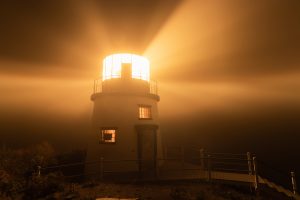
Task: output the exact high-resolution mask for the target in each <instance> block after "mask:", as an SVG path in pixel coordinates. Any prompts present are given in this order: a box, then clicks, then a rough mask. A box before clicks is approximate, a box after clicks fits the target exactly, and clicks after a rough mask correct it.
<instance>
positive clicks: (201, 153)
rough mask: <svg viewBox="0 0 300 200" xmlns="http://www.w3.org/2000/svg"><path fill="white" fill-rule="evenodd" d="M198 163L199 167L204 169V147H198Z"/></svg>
mask: <svg viewBox="0 0 300 200" xmlns="http://www.w3.org/2000/svg"><path fill="white" fill-rule="evenodd" d="M200 164H201V168H202V169H203V170H204V169H205V154H204V149H203V148H202V149H200Z"/></svg>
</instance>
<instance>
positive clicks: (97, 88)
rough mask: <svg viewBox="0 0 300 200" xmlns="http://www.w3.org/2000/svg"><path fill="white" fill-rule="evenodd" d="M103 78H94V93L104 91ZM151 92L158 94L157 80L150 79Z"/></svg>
mask: <svg viewBox="0 0 300 200" xmlns="http://www.w3.org/2000/svg"><path fill="white" fill-rule="evenodd" d="M102 85H103V80H102V78H98V79H95V80H94V90H93V93H94V94H95V93H101V92H102ZM149 93H150V94H154V95H158V87H157V82H156V81H149Z"/></svg>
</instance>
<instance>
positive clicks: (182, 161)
mask: <svg viewBox="0 0 300 200" xmlns="http://www.w3.org/2000/svg"><path fill="white" fill-rule="evenodd" d="M181 167H182V170H184V147H183V146H181Z"/></svg>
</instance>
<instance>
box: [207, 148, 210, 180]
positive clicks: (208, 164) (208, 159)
mask: <svg viewBox="0 0 300 200" xmlns="http://www.w3.org/2000/svg"><path fill="white" fill-rule="evenodd" d="M207 170H208V181H209V182H210V181H211V156H210V155H209V154H208V155H207Z"/></svg>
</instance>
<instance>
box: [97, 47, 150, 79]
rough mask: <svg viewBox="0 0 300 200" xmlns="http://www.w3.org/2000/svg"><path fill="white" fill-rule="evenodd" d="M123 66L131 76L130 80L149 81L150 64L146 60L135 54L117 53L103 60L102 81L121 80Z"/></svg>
mask: <svg viewBox="0 0 300 200" xmlns="http://www.w3.org/2000/svg"><path fill="white" fill-rule="evenodd" d="M124 66H126V67H127V68H128V67H129V68H130V69H127V73H128V71H129V73H130V74H131V78H134V79H140V80H145V81H147V82H149V80H150V64H149V61H148V59H147V58H145V57H143V56H139V55H135V54H129V53H119V54H112V55H109V56H107V57H105V58H104V60H103V72H102V80H103V81H105V80H108V79H113V78H122V77H123V75H124V74H123V73H124V71H125V70H124V69H123V68H124Z"/></svg>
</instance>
